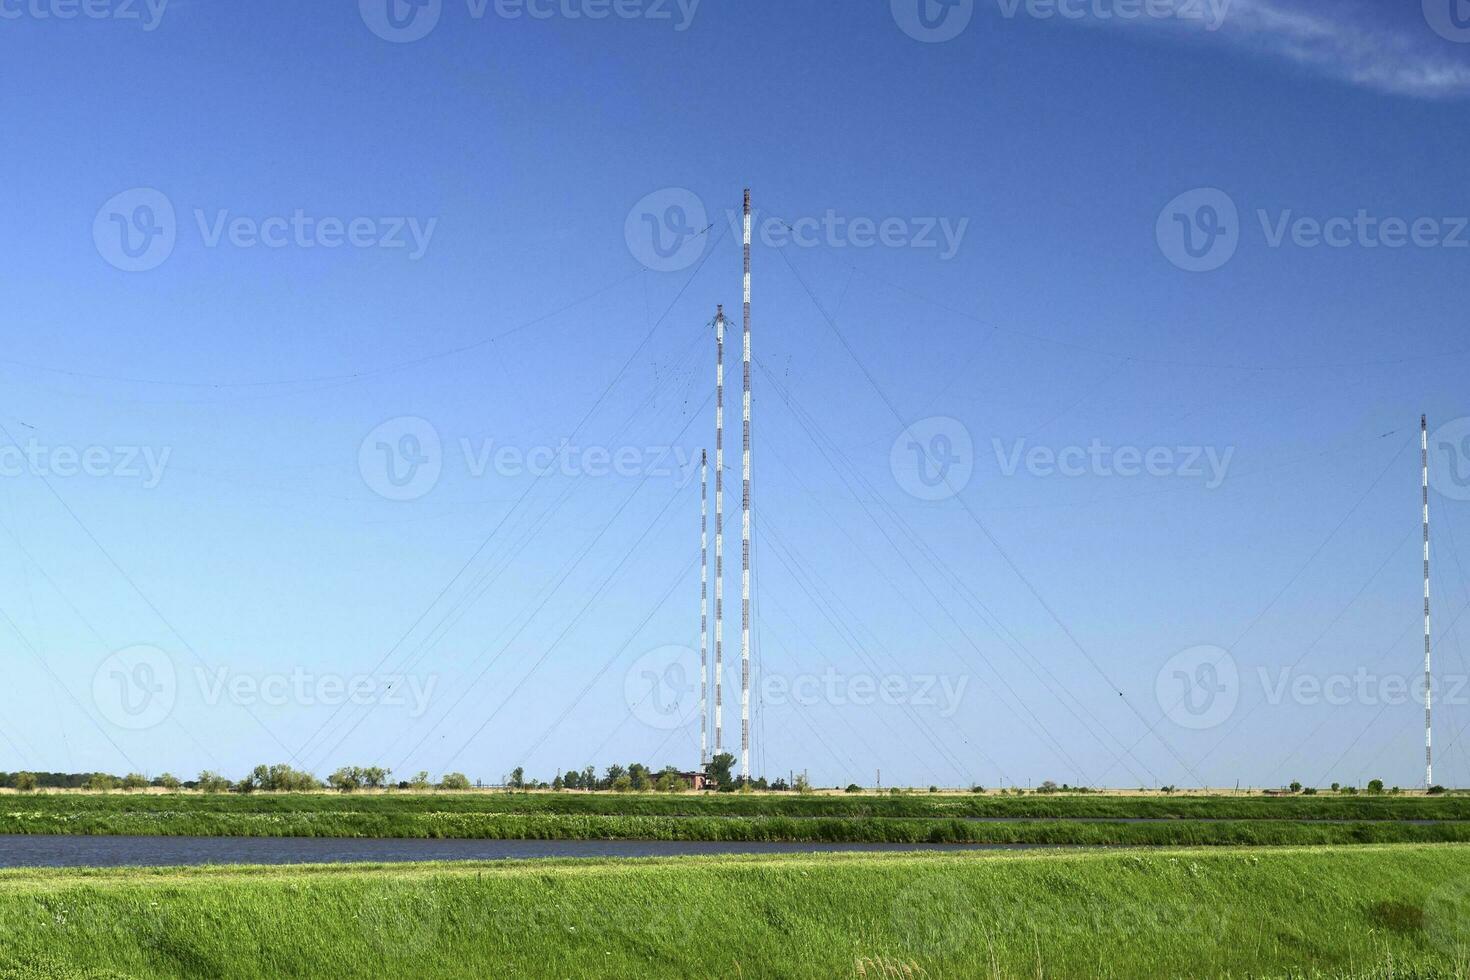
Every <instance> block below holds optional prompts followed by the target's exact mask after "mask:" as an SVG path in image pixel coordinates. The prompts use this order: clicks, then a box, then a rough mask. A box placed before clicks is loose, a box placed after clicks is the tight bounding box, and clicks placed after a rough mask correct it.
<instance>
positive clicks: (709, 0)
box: [0, 0, 1470, 786]
mask: <svg viewBox="0 0 1470 980" xmlns="http://www.w3.org/2000/svg"><path fill="white" fill-rule="evenodd" d="M1141 10H1142V11H1144V12H1143V13H1140V11H1141ZM1150 11H1151V12H1152V13H1149V12H1150ZM1170 13H1172V14H1173V16H1162V15H1164V14H1170ZM0 77H3V79H4V82H5V84H4V86H3V89H0V108H3V118H4V119H5V125H4V126H3V127H0V145H3V147H4V150H5V155H6V159H8V160H10V161H11V166H10V167H9V169H8V172H7V176H6V179H5V181H4V182H3V183H0V249H3V254H4V257H5V262H4V266H3V270H0V283H3V289H4V298H5V302H4V312H3V318H4V321H5V324H6V330H5V337H6V343H5V345H4V348H3V350H0V391H3V397H0V424H3V426H4V430H5V432H4V434H3V435H0V444H3V445H4V446H5V447H7V448H6V449H5V451H4V453H3V456H0V469H3V476H0V652H3V654H4V656H5V660H6V663H7V665H8V672H7V677H8V680H9V683H7V684H5V685H3V686H0V735H3V738H0V770H14V769H22V768H25V769H44V770H71V771H77V770H90V769H94V768H96V769H104V770H110V771H114V772H123V771H127V770H142V771H145V772H148V773H149V774H157V773H160V772H163V771H166V770H167V771H173V772H176V773H179V774H180V775H184V776H192V775H193V774H194V773H196V772H198V771H199V770H200V769H204V768H213V769H218V770H221V771H223V772H224V773H225V774H226V775H230V776H235V775H239V774H241V773H243V772H244V771H245V770H246V769H247V768H248V767H249V766H252V765H254V764H255V763H257V762H263V761H291V762H293V763H295V764H298V765H303V766H307V767H310V768H313V769H314V770H316V771H317V772H318V773H319V774H323V775H324V774H325V773H327V772H329V771H331V770H332V769H333V768H335V767H336V766H338V765H343V764H354V763H355V764H371V763H379V764H384V765H391V766H392V767H393V768H394V770H395V772H396V773H398V774H399V775H401V776H403V777H405V778H406V777H407V776H408V775H410V774H412V773H413V772H415V771H417V770H419V769H426V770H429V771H430V772H431V773H432V774H434V775H435V776H437V775H438V774H439V773H441V772H443V771H446V770H460V771H464V772H466V773H468V774H469V775H470V776H471V777H472V778H480V779H484V780H486V781H493V780H498V779H499V778H500V777H501V776H502V775H503V774H504V773H506V772H508V771H509V770H511V769H512V768H513V767H514V766H516V765H524V766H525V767H526V768H527V769H528V770H529V771H530V772H531V773H532V774H534V775H538V776H543V777H546V778H549V777H550V776H551V775H552V774H553V772H554V771H556V770H557V769H565V768H569V767H577V768H580V767H583V766H586V765H595V766H597V767H598V768H602V767H604V766H606V765H607V764H608V763H611V762H614V761H619V762H625V763H626V762H627V761H629V760H635V759H637V760H646V761H648V762H650V763H653V764H655V765H660V766H661V765H664V764H677V765H679V766H681V767H692V766H693V765H694V764H695V763H696V762H697V761H698V755H699V744H698V739H699V726H698V722H697V715H698V703H697V692H696V691H695V689H694V688H695V685H696V683H697V676H698V668H697V661H696V659H695V658H696V657H697V654H696V653H695V652H694V651H697V649H698V646H699V565H698V560H699V547H698V546H699V538H698V528H699V485H698V475H697V459H698V456H699V452H700V450H702V449H708V450H710V451H711V452H712V451H713V442H714V405H713V394H714V392H713V378H714V336H713V328H712V326H711V319H712V316H713V313H714V307H715V305H716V304H717V303H723V304H725V308H726V310H727V312H728V313H729V314H730V316H731V318H732V319H731V330H732V331H733V332H732V334H731V336H730V338H729V346H728V349H727V355H728V357H729V365H730V370H729V375H728V377H729V381H730V385H731V390H730V391H728V392H727V411H728V413H729V414H728V418H729V420H730V431H729V433H727V451H728V454H727V458H726V467H727V483H726V506H727V513H728V515H729V517H728V520H727V540H726V563H727V569H726V571H727V579H726V591H725V599H726V629H725V664H726V668H727V669H726V675H725V684H724V703H725V723H726V746H727V747H729V746H731V745H734V746H737V747H738V744H739V706H738V691H739V662H738V661H739V608H740V607H739V554H740V548H739V537H738V530H739V516H738V508H739V499H740V495H739V477H740V472H739V466H740V457H739V424H738V420H739V414H738V412H739V393H738V385H739V379H740V373H739V365H738V357H739V340H738V331H739V324H740V319H739V305H740V248H739V241H738V230H739V229H738V218H734V219H733V223H732V216H735V215H736V214H737V213H738V210H739V208H740V203H741V191H742V188H744V187H747V186H748V187H750V188H752V191H753V195H754V199H755V206H756V208H757V211H758V214H757V227H756V231H757V240H756V243H755V247H754V249H753V261H754V266H755V275H754V310H753V330H754V351H755V361H756V365H755V370H754V377H753V382H754V385H755V395H754V398H755V424H754V439H755V453H754V465H755V487H754V494H753V496H754V510H755V535H756V543H755V548H754V565H755V620H756V625H755V629H754V634H753V639H754V647H755V650H754V659H755V690H756V698H755V701H756V704H755V710H754V716H755V721H754V725H753V730H754V734H753V741H754V744H755V751H754V760H753V761H754V768H755V769H756V771H757V773H765V774H767V775H769V776H772V777H774V776H777V775H785V774H786V773H787V772H788V771H790V770H793V769H794V770H798V771H799V770H802V769H806V770H809V771H810V774H811V777H812V779H813V780H814V781H816V782H820V783H824V784H841V785H845V784H846V783H848V782H852V781H856V782H860V783H864V784H871V783H872V781H873V780H874V778H875V770H878V769H881V770H882V779H883V781H884V783H885V785H888V784H895V783H907V784H917V785H927V784H930V783H937V784H943V785H969V784H971V783H980V784H983V785H987V786H992V785H998V784H1000V783H1001V782H1002V781H1004V782H1005V783H1006V784H1011V783H1021V784H1023V785H1024V784H1025V783H1027V782H1028V781H1031V782H1039V781H1041V780H1043V779H1053V780H1056V781H1057V782H1063V781H1066V782H1071V783H1079V782H1081V783H1093V784H1112V785H1124V786H1127V785H1141V784H1154V783H1174V784H1179V785H1195V784H1199V783H1209V784H1212V785H1221V784H1233V783H1235V782H1236V781H1239V782H1241V783H1242V784H1249V785H1270V784H1280V783H1283V782H1286V781H1288V780H1291V779H1300V780H1302V781H1303V782H1307V783H1321V784H1326V783H1329V782H1333V781H1341V782H1344V783H1361V782H1363V781H1365V780H1366V779H1368V778H1372V777H1375V776H1377V777H1381V778H1383V779H1385V780H1386V781H1388V782H1389V783H1390V784H1401V785H1404V786H1410V785H1417V784H1418V783H1419V782H1420V781H1422V779H1423V776H1424V773H1423V757H1422V743H1423V710H1422V704H1421V703H1420V701H1419V697H1420V691H1419V687H1418V686H1416V685H1418V684H1420V683H1421V681H1420V680H1419V679H1418V676H1419V675H1420V674H1421V673H1422V661H1423V640H1422V601H1421V592H1422V583H1421V563H1420V548H1421V544H1420V524H1419V522H1420V505H1419V493H1420V472H1419V443H1418V440H1419V417H1420V415H1421V414H1422V413H1427V414H1428V415H1429V418H1430V422H1431V428H1432V429H1433V430H1434V433H1435V438H1434V440H1433V453H1432V455H1433V463H1434V470H1435V476H1434V481H1433V482H1434V490H1433V493H1432V494H1431V509H1432V513H1433V520H1434V528H1433V532H1432V534H1433V542H1434V555H1435V563H1434V580H1435V581H1434V605H1435V625H1436V632H1437V639H1436V648H1435V673H1436V681H1435V684H1436V687H1437V688H1438V689H1439V694H1438V699H1439V703H1438V704H1437V705H1436V714H1435V741H1436V762H1437V767H1436V779H1437V781H1439V782H1443V783H1454V784H1465V783H1467V782H1470V752H1466V751H1464V749H1463V748H1462V747H1461V746H1460V745H1459V744H1458V740H1457V735H1458V734H1459V732H1460V730H1461V726H1463V725H1470V684H1466V683H1465V681H1466V677H1467V674H1470V658H1467V656H1466V652H1465V650H1464V647H1465V646H1466V645H1470V635H1464V636H1462V635H1461V633H1462V631H1461V630H1460V629H1459V628H1458V627H1459V625H1460V624H1459V621H1458V616H1459V614H1460V612H1461V611H1462V610H1463V609H1464V607H1465V606H1466V604H1467V603H1470V575H1467V572H1470V569H1467V568H1465V567H1464V566H1463V565H1462V563H1461V562H1462V556H1463V558H1464V559H1465V560H1470V520H1467V519H1466V513H1465V511H1466V500H1470V422H1466V421H1464V419H1465V417H1467V416H1470V395H1467V391H1470V388H1467V385H1466V378H1467V367H1470V357H1467V354H1470V338H1467V336H1466V330H1465V321H1464V317H1465V312H1464V311H1465V310H1466V308H1467V301H1470V275H1467V271H1470V230H1467V227H1466V226H1467V218H1466V216H1467V215H1470V200H1467V197H1466V193H1465V188H1466V186H1467V180H1466V178H1467V174H1466V166H1467V164H1466V161H1467V160H1470V126H1467V125H1466V123H1467V115H1466V111H1467V106H1470V98H1467V97H1470V5H1467V4H1465V3H1464V2H1463V0H1461V2H1458V5H1456V0H1425V2H1424V4H1423V8H1422V9H1420V4H1419V3H1416V2H1410V3H1398V2H1395V3H1389V2H1386V0H1374V2H1368V0H1360V2H1351V3H1350V2H1346V0H1330V2H1329V0H1233V2H1231V3H1224V2H1223V0H1216V2H1213V3H1207V2H1201V3H1198V4H1196V3H1194V2H1192V0H1191V2H1183V0H1180V2H1178V3H1164V2H1162V0H1156V2H1155V3H1153V4H1151V5H1148V6H1146V7H1145V6H1143V5H1139V4H1131V3H1129V2H1126V0H1087V2H1085V3H1084V2H1062V3H1060V5H1058V4H1056V3H1045V2H1029V3H1028V2H1012V0H973V2H969V0H957V2H956V3H953V4H950V5H946V4H942V3H941V2H940V0H922V6H921V4H920V0H892V3H889V2H886V0H873V2H869V3H863V4H833V3H815V2H809V0H799V2H792V3H783V4H775V3H764V4H734V3H728V2H719V0H704V2H702V3H697V4H695V3H692V2H691V0H685V2H684V3H682V4H681V3H678V2H675V0H619V2H617V3H612V2H607V0H601V2H600V0H556V2H555V3H552V2H550V0H525V2H523V3H512V2H506V0H502V2H500V3H497V2H495V0H489V2H488V4H487V3H481V2H479V0H473V2H470V0H442V2H441V0H419V2H418V3H411V2H409V0H362V2H361V3H360V4H359V3H354V2H350V0H332V2H328V3H310V4H303V3H286V2H283V0H260V2H256V3H248V4H227V3H220V2H209V0H171V2H168V3H167V4H166V5H165V4H161V3H160V2H158V0H155V2H154V3H153V4H152V5H151V6H150V5H148V4H146V3H142V2H136V3H134V2H125V0H83V2H82V3H75V2H72V0H0ZM706 226H707V230H705V229H706ZM916 447H918V448H917V449H916ZM664 449H667V450H668V452H667V454H666V455H661V451H662V450H664ZM548 460H555V462H554V463H553V464H552V465H551V466H550V472H547V473H545V474H544V475H542V476H539V477H538V476H535V475H532V471H535V472H542V471H541V470H538V469H537V467H538V466H543V465H544V464H545V463H546V462H547V461H548ZM1466 738H1470V733H1467V734H1466Z"/></svg>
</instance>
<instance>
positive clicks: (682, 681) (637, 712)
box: [623, 645, 699, 731]
mask: <svg viewBox="0 0 1470 980" xmlns="http://www.w3.org/2000/svg"><path fill="white" fill-rule="evenodd" d="M623 698H624V700H626V701H627V704H628V710H629V711H631V712H632V713H633V717H634V718H637V719H638V720H639V721H641V722H642V723H643V724H645V725H647V726H648V727H649V728H655V729H659V730H661V731H673V730H675V729H679V728H683V727H685V726H686V725H690V724H692V723H693V722H695V721H696V720H697V719H698V718H699V654H697V653H695V652H694V651H693V650H691V649H689V648H688V647H683V646H676V645H671V646H663V647H659V648H658V649H657V650H650V651H649V652H648V653H645V654H644V655H643V656H641V657H639V658H638V659H637V660H635V661H634V662H633V665H632V666H631V667H629V668H628V672H627V673H626V674H625V675H623Z"/></svg>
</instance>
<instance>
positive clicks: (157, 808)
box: [0, 794, 1470, 845]
mask: <svg viewBox="0 0 1470 980" xmlns="http://www.w3.org/2000/svg"><path fill="white" fill-rule="evenodd" d="M1096 802H1099V801H1095V800H1093V799H1090V798H1087V797H1057V798H1043V799H1030V798H1024V797H1022V798H999V799H985V800H967V799H965V798H956V797H949V798H940V799H933V798H925V797H917V798H907V797H877V796H869V797H857V796H855V797H846V798H810V797H799V796H798V797H745V796H736V795H726V796H693V795H690V796H654V795H626V796H623V795H570V794H568V795H528V794H515V795H511V794H426V795H413V794H387V795H348V796H333V795H323V794H299V795H280V796H276V795H256V796H223V795H220V796H204V795H191V794H180V795H174V796H128V795H96V796H82V795H75V794H66V795H59V794H58V795H50V796H24V797H22V796H13V797H7V798H5V799H4V800H3V801H0V833H9V834H110V835H118V834H129V835H169V836H203V837H215V836H233V837H418V838H480V839H501V840H508V839H530V840H589V839H604V840H614V839H624V840H687V841H730V842H736V841H792V842H833V843H854V842H887V843H919V842H932V843H971V844H1028V843H1029V844H1077V845H1085V844H1092V845H1097V844H1111V845H1145V844H1150V845H1158V844H1175V845H1196V844H1199V845H1206V844H1208V845H1223V844H1262V845H1264V844H1276V845H1285V844H1348V843H1395V842H1418V843H1433V842H1470V821H1467V822H1447V823H1440V824H1433V825H1418V824H1413V823H1409V822H1407V821H1409V820H1414V819H1440V820H1446V821H1455V820H1456V819H1457V818H1459V817H1461V816H1463V815H1467V811H1466V802H1465V801H1463V800H1461V799H1458V798H1455V799H1419V800H1406V799H1387V800H1373V799H1369V800H1354V799H1345V800H1332V801H1321V802H1320V803H1319V802H1318V801H1313V800H1310V799H1308V800H1304V801H1298V800H1282V799H1261V800H1234V799H1214V800H1210V799H1194V800H1188V801H1181V800H1172V799H1168V798H1163V797H1159V798H1127V799H1120V800H1109V801H1105V802H1106V803H1107V805H1106V806H1103V807H1096V806H1094V805H1093V804H1095V803H1096ZM1181 803H1183V804H1186V805H1185V806H1180V805H1179V804H1181ZM1308 804H1309V805H1308ZM976 817H980V818H988V819H980V820H976V819H971V818H976ZM1008 817H1009V818H1012V819H1011V820H1010V821H1007V820H1006V819H1005V818H1008ZM1128 817H1153V818H1162V822H1159V823H1122V822H1115V823H1102V822H1082V821H1083V820H1084V819H1085V820H1108V819H1110V818H1115V819H1120V820H1121V819H1126V818H1128ZM1068 818H1075V819H1071V820H1069V819H1068ZM1330 820H1344V821H1352V822H1347V823H1329V822H1327V821H1330ZM1293 821H1297V822H1293Z"/></svg>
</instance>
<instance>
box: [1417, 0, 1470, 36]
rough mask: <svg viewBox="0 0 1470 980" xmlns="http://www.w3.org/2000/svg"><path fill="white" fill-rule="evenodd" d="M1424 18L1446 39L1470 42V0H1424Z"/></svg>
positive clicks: (1435, 31)
mask: <svg viewBox="0 0 1470 980" xmlns="http://www.w3.org/2000/svg"><path fill="white" fill-rule="evenodd" d="M1424 20H1425V21H1427V22H1428V24H1429V26H1430V27H1431V28H1432V29H1433V30H1434V33H1436V34H1438V35H1439V36H1440V37H1442V38H1444V39H1445V40H1446V41H1454V42H1455V43H1456V44H1470V0H1424Z"/></svg>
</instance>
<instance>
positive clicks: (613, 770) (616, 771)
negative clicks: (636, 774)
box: [602, 762, 631, 789]
mask: <svg viewBox="0 0 1470 980" xmlns="http://www.w3.org/2000/svg"><path fill="white" fill-rule="evenodd" d="M626 775H628V770H626V769H624V768H623V767H622V766H620V765H618V764H617V763H616V762H614V763H613V764H612V765H610V766H608V767H607V775H606V776H605V777H603V780H602V788H603V789H615V788H616V787H617V782H618V780H619V779H622V778H623V777H624V776H626ZM630 782H631V780H630Z"/></svg>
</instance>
